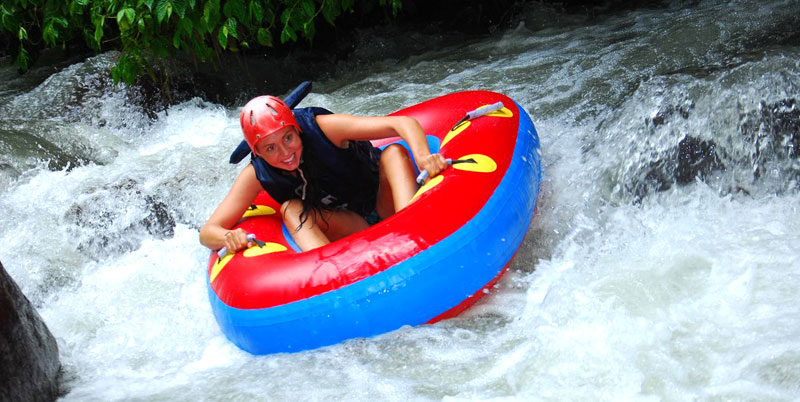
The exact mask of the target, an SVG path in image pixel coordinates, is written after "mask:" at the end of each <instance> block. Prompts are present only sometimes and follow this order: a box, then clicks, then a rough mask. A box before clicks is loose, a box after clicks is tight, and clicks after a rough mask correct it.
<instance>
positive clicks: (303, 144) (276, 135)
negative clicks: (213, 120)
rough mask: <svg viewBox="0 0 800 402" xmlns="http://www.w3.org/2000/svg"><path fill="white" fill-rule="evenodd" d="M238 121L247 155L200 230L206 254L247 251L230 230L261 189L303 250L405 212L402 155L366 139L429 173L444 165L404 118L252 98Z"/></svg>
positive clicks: (242, 237) (408, 175)
mask: <svg viewBox="0 0 800 402" xmlns="http://www.w3.org/2000/svg"><path fill="white" fill-rule="evenodd" d="M239 120H240V124H241V126H242V131H243V134H244V138H245V141H246V142H247V144H248V145H249V147H250V150H251V151H252V153H253V155H254V157H253V160H252V163H251V164H250V165H248V166H247V167H246V168H245V169H244V170H242V172H241V174H240V175H239V177H238V178H237V179H236V181H235V182H234V184H233V186H232V187H231V189H230V192H229V193H228V196H226V197H225V199H224V200H223V201H222V203H221V204H220V205H219V207H218V208H217V209H216V211H214V213H213V214H212V215H211V217H210V218H209V220H208V222H207V223H206V224H205V225H204V226H203V228H202V229H201V231H200V239H201V242H202V243H203V244H204V245H206V246H208V247H209V248H212V249H218V248H220V247H223V246H224V247H225V248H226V249H227V250H230V251H234V252H235V251H238V250H240V249H242V248H244V247H245V246H246V245H252V242H251V241H248V239H247V233H246V232H245V231H244V230H242V229H236V230H232V228H233V225H234V224H235V223H236V222H237V221H238V220H239V218H240V217H241V216H242V214H243V213H244V212H245V211H246V210H247V208H248V207H249V206H250V205H252V204H253V200H255V198H256V196H257V195H258V193H259V192H260V191H262V190H266V191H267V192H268V193H269V194H270V195H271V196H272V198H273V199H275V200H276V201H278V202H279V203H281V206H280V210H281V214H282V215H283V216H284V218H285V221H286V224H287V226H288V227H289V228H290V229H291V233H292V237H293V239H294V241H295V242H296V243H297V244H298V245H299V246H300V248H302V249H303V250H310V249H314V248H317V247H321V246H323V245H325V244H328V243H329V242H330V241H335V240H338V239H340V238H343V237H345V236H348V235H350V234H353V233H355V232H357V231H360V230H363V229H365V228H366V227H368V226H369V224H368V222H369V221H370V220H373V221H374V220H375V219H376V218H377V219H385V218H387V217H388V216H390V215H392V214H394V213H395V212H397V211H399V210H401V209H403V208H405V207H406V206H407V205H408V203H409V202H410V201H411V198H412V197H413V195H414V193H415V192H416V189H417V185H416V183H415V182H414V175H415V173H414V167H413V163H412V161H411V158H410V157H409V155H408V152H407V151H406V149H405V148H403V147H400V146H399V145H396V146H392V147H391V148H389V149H387V150H386V151H385V152H382V151H381V150H380V149H378V148H376V147H374V146H373V145H372V144H371V143H369V141H368V140H375V139H382V138H388V137H395V136H399V137H400V138H402V139H403V140H404V141H406V143H407V144H409V148H410V150H411V153H412V154H413V156H414V159H415V160H416V161H417V163H418V164H419V166H420V167H421V168H422V169H426V170H427V171H429V172H431V173H433V174H436V173H438V172H440V171H442V170H443V169H444V168H445V167H446V163H445V160H444V158H443V157H442V156H441V155H438V154H431V152H430V149H429V147H428V143H427V140H426V138H425V133H424V132H423V131H422V128H421V127H420V125H419V123H418V122H417V121H416V120H414V119H413V118H409V117H403V116H390V117H389V116H383V117H359V116H351V115H342V114H332V113H331V112H329V111H327V110H325V109H321V108H304V109H298V110H295V111H292V110H291V109H290V108H289V107H288V106H287V105H286V104H285V103H284V102H283V101H281V100H280V99H278V98H276V97H274V96H259V97H257V98H254V99H252V100H251V101H250V102H248V103H247V105H245V106H244V108H243V109H242V112H241V114H240V119H239ZM306 223H308V224H306Z"/></svg>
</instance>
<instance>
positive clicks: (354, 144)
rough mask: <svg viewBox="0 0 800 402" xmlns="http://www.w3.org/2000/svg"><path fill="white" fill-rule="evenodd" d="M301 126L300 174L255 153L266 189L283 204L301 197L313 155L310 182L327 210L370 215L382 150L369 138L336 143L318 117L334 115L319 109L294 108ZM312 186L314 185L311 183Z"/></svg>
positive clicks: (260, 178)
mask: <svg viewBox="0 0 800 402" xmlns="http://www.w3.org/2000/svg"><path fill="white" fill-rule="evenodd" d="M292 112H293V113H294V117H295V119H296V120H297V124H298V125H299V126H300V129H301V131H302V133H301V134H300V138H301V140H302V142H303V157H302V160H301V162H300V166H299V168H298V170H299V171H302V174H301V172H297V173H298V174H297V175H293V174H292V173H290V172H288V171H285V170H283V169H278V168H275V167H273V166H270V165H269V164H268V163H267V162H266V161H265V160H264V159H262V158H260V157H257V156H255V155H254V156H253V158H252V160H251V163H252V164H253V167H254V168H255V171H256V177H257V178H258V181H259V182H260V183H261V186H262V187H263V188H264V190H266V191H267V193H269V195H270V196H271V197H272V198H273V199H274V200H275V201H278V202H280V203H283V202H285V201H288V200H290V199H295V198H297V199H299V198H301V197H302V196H303V194H304V192H305V190H306V189H305V188H304V186H306V184H307V182H306V180H304V179H303V176H304V175H307V174H308V169H304V167H307V166H308V164H309V160H311V158H313V160H314V165H315V166H316V169H315V171H316V174H315V175H314V177H313V178H308V177H306V179H308V182H310V183H316V185H317V186H318V188H319V191H320V193H319V195H320V197H321V199H320V202H321V204H322V206H323V207H324V208H327V209H341V208H347V209H349V210H351V211H353V212H355V213H357V214H359V215H362V216H367V215H369V214H370V213H371V212H372V211H373V210H374V209H375V202H376V196H377V194H378V182H379V176H378V160H379V159H380V154H381V150H380V149H379V148H376V147H374V146H372V144H371V143H370V142H369V141H350V142H349V147H348V148H339V147H337V146H336V145H334V144H333V143H332V142H331V141H330V140H329V139H328V137H326V136H325V133H323V132H322V130H321V129H320V128H319V125H318V124H317V120H316V116H317V115H321V114H331V112H330V111H328V110H326V109H323V108H317V107H309V108H300V109H294V110H293V111H292ZM311 185H313V184H311Z"/></svg>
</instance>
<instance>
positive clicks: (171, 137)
mask: <svg viewBox="0 0 800 402" xmlns="http://www.w3.org/2000/svg"><path fill="white" fill-rule="evenodd" d="M419 36H420V37H418V38H417V39H418V40H423V41H429V42H431V43H436V41H437V40H440V39H441V38H439V37H436V36H435V35H431V36H430V37H425V35H424V34H419ZM378 41H379V42H378V45H376V44H375V42H374V41H369V42H367V41H365V43H362V44H358V49H357V51H356V54H358V52H359V51H362V52H365V53H368V52H369V49H370V47H375V46H382V45H387V46H388V45H389V44H391V42H392V38H391V37H386V38H383V39H381V38H380V37H379V38H378ZM380 41H384V42H380ZM114 56H115V55H114V54H102V55H99V56H95V57H92V58H90V59H88V60H84V61H80V62H77V63H75V64H71V65H67V66H64V67H63V68H52V69H51V70H38V71H34V72H33V77H35V76H36V75H37V74H38V76H39V77H45V76H46V77H47V78H46V79H44V80H43V81H42V82H41V83H39V84H37V85H28V84H26V81H25V80H26V79H29V78H25V77H19V76H17V75H16V73H15V72H14V71H13V70H12V69H4V70H2V71H0V76H2V81H3V83H2V84H0V85H2V87H0V116H2V120H0V150H1V151H2V153H1V154H0V209H2V214H0V261H2V262H3V265H5V267H6V269H7V270H8V271H9V272H10V274H11V276H12V277H14V278H15V280H16V281H17V283H18V284H19V285H20V286H21V288H22V289H23V291H24V292H25V293H26V294H27V295H28V297H29V298H30V299H31V300H32V302H33V303H34V304H35V305H36V306H37V307H38V309H39V312H40V314H41V315H42V317H43V318H44V320H45V322H46V323H47V325H48V326H49V328H50V330H51V331H52V332H53V334H54V335H55V337H56V339H57V340H58V346H59V348H60V354H61V361H62V363H63V365H64V376H63V387H64V392H65V395H64V396H63V397H62V399H63V400H64V401H116V400H120V401H122V400H142V401H143V400H147V401H199V400H204V401H228V400H263V401H293V402H295V401H323V400H324V401H328V400H342V401H361V400H387V401H395V400H397V401H406V400H410V401H439V400H443V401H464V400H490V401H517V400H519V401H545V400H548V401H549V400H552V401H563V400H576V401H577V400H580V401H603V400H605V401H619V400H636V401H686V400H701V401H754V400H770V401H792V400H798V399H800V303H798V302H797V295H798V294H800V246H798V245H800V197H798V195H799V194H798V192H799V191H800V188H799V184H798V182H799V181H800V149H798V147H800V110H798V98H800V2H797V1H782V0H771V1H763V2H762V1H698V2H675V3H673V4H671V5H665V6H660V7H654V8H640V9H637V10H633V11H620V12H615V13H612V14H606V15H600V16H595V17H593V18H587V17H586V16H582V15H572V14H566V13H561V12H557V11H554V10H551V9H548V8H547V7H544V6H542V5H538V4H532V5H530V6H529V7H528V9H526V10H525V13H524V15H521V16H520V18H519V23H518V24H515V26H514V28H512V29H509V30H506V31H503V32H498V33H496V34H493V35H491V36H484V37H476V38H469V39H468V40H466V41H462V42H461V43H458V44H454V43H453V42H448V43H447V44H446V45H443V46H441V47H439V48H436V49H435V50H433V48H431V49H429V50H427V51H423V52H418V53H416V54H413V55H410V56H405V57H402V58H391V59H388V60H377V61H372V62H370V61H366V60H360V61H358V62H356V61H351V62H343V63H342V65H341V67H340V68H339V69H338V71H337V72H336V73H335V74H332V75H331V78H328V79H325V80H322V81H319V82H315V83H314V85H315V86H314V89H315V92H314V93H313V94H312V95H310V96H309V97H308V98H307V99H306V100H305V101H304V102H303V105H317V106H323V107H326V108H329V109H331V110H333V111H336V112H346V113H355V114H366V115H382V114H386V113H390V112H392V111H394V110H397V109H399V108H401V107H405V106H409V105H412V104H414V103H417V102H419V101H421V100H425V99H429V98H432V97H435V96H438V95H441V94H444V93H448V92H453V91H460V90H469V89H487V90H493V91H498V92H503V93H505V94H507V95H509V96H510V97H512V98H514V99H515V100H516V101H517V102H518V103H519V104H520V105H522V106H523V107H524V108H526V109H527V111H528V113H529V114H530V115H531V117H532V119H533V121H534V124H535V125H536V127H537V129H538V132H539V135H540V137H541V143H542V160H543V167H544V180H543V182H542V187H541V194H540V199H539V202H538V211H537V214H536V216H535V218H534V220H533V223H532V225H531V227H530V229H529V231H528V234H527V237H526V239H525V242H524V244H523V245H522V247H521V249H520V251H519V253H518V254H517V257H516V259H515V260H514V262H513V263H512V265H511V269H510V271H509V272H508V274H507V275H506V276H505V277H504V278H503V279H502V280H501V282H500V283H499V285H498V287H497V289H495V291H493V292H492V293H491V294H490V295H489V296H487V297H486V298H484V299H483V300H482V301H481V302H480V303H479V304H477V305H476V306H475V307H473V308H472V309H470V310H468V311H467V312H465V313H464V314H462V315H461V316H459V317H457V318H455V319H451V320H448V321H444V322H441V323H438V324H435V325H429V326H422V327H413V328H412V327H405V328H401V329H399V330H397V331H394V332H391V333H388V334H384V335H381V336H376V337H373V338H368V339H355V340H350V341H346V342H343V343H341V344H338V345H334V346H330V347H326V348H322V349H319V350H312V351H306V352H301V353H295V354H278V355H270V356H260V357H256V356H252V355H249V354H247V353H245V352H242V351H240V350H239V349H237V348H236V347H235V346H233V345H232V344H231V343H229V342H228V341H227V340H226V338H225V336H224V335H223V334H222V333H221V332H220V330H219V328H218V326H217V324H216V322H215V321H214V318H213V316H212V314H211V310H210V307H209V303H208V300H207V297H208V296H207V292H206V274H205V270H206V263H207V259H208V255H209V251H208V250H207V249H205V248H204V247H202V246H201V245H200V244H199V242H198V235H197V230H198V228H199V227H200V225H202V224H203V222H204V221H205V219H206V218H207V217H208V216H209V215H210V213H211V211H213V209H214V208H215V207H216V205H217V203H218V202H219V201H220V200H221V199H222V197H223V196H224V194H225V193H226V192H227V189H228V188H229V186H230V184H231V183H232V181H233V179H234V177H235V176H236V174H237V172H238V171H239V170H240V169H241V168H242V165H239V166H234V165H230V164H228V163H227V158H228V155H229V153H230V151H231V150H232V149H233V148H234V147H235V146H236V145H237V144H238V142H239V141H240V138H241V134H240V130H239V128H238V114H237V113H238V110H237V109H236V108H235V107H234V108H232V107H224V106H221V105H219V104H215V103H213V102H209V101H206V100H202V99H192V100H190V101H186V102H183V103H180V104H177V105H175V106H171V107H169V108H168V109H167V110H166V112H161V113H158V114H157V115H155V116H152V115H148V114H147V113H145V112H144V111H143V109H142V107H141V106H137V103H136V102H134V101H132V100H131V99H132V98H133V97H135V93H134V91H132V90H131V89H128V88H125V87H115V86H113V85H112V84H111V83H110V82H109V80H108V78H107V76H106V75H105V74H104V73H103V71H104V69H105V68H107V67H108V66H109V65H110V64H111V63H113V58H114ZM40 81H41V80H40ZM26 85H28V86H26ZM20 88H22V89H20Z"/></svg>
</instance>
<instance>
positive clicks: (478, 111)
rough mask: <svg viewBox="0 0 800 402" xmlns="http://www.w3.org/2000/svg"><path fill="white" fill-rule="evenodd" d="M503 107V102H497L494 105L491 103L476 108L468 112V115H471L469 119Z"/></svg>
mask: <svg viewBox="0 0 800 402" xmlns="http://www.w3.org/2000/svg"><path fill="white" fill-rule="evenodd" d="M502 108H503V102H497V103H495V104H493V105H489V106H487V107H484V108H480V109H475V110H473V111H471V112H469V113H467V117H469V119H470V120H472V119H474V118H477V117H481V116H483V115H485V114H489V113H492V112H496V111H498V110H500V109H502Z"/></svg>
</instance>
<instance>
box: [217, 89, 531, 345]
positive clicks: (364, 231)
mask: <svg viewBox="0 0 800 402" xmlns="http://www.w3.org/2000/svg"><path fill="white" fill-rule="evenodd" d="M498 102H499V103H500V105H499V106H497V107H496V110H494V111H492V112H490V113H486V114H485V115H484V114H482V113H479V112H470V113H472V114H471V115H473V116H476V117H475V118H474V120H472V121H471V122H466V123H464V124H462V125H459V126H457V127H455V128H454V130H455V131H449V130H448V129H449V127H450V126H451V125H452V123H453V122H455V121H457V120H458V119H459V118H460V117H462V116H464V115H465V114H467V113H468V112H469V111H470V110H473V111H474V110H476V108H477V110H481V109H485V108H486V107H487V106H489V105H496V104H498ZM276 109H280V108H276ZM249 110H250V109H249V106H246V107H245V109H244V112H243V118H242V121H243V124H245V125H246V124H251V121H252V122H256V121H257V119H253V120H250V119H249ZM490 110H491V109H490ZM281 113H282V111H281V110H278V112H277V113H276V114H275V115H272V116H276V115H280V114H281ZM309 113H310V112H309V111H308V110H304V109H300V110H297V111H295V117H297V122H299V126H300V127H301V128H303V131H302V133H301V134H300V137H301V138H305V137H308V136H311V133H310V129H309V128H308V127H306V123H305V122H304V120H305V119H306V118H307V116H311V115H312V114H309ZM254 115H255V114H254ZM479 115H483V117H477V116H479ZM304 116H306V117H304ZM268 118H272V117H268ZM329 119H331V120H329ZM316 120H317V121H318V122H319V126H320V127H324V128H325V129H326V130H327V129H331V128H332V127H333V130H332V131H333V132H337V129H336V125H337V124H341V125H342V126H343V127H344V126H345V123H347V124H346V126H348V127H351V128H352V130H353V131H352V132H356V133H358V132H360V130H361V129H363V128H362V127H360V125H364V126H365V127H371V126H372V125H373V123H372V122H373V121H389V122H395V121H396V122H400V123H398V124H403V122H406V124H410V125H411V126H414V125H417V126H421V128H420V130H419V131H420V132H421V131H422V130H423V128H424V130H425V131H426V132H430V133H438V135H436V136H433V135H430V136H428V138H426V139H425V141H426V142H427V143H429V144H431V145H429V146H425V149H428V147H430V148H431V150H433V151H438V150H439V147H440V144H441V152H442V153H443V154H446V155H448V156H449V157H450V158H451V160H453V161H454V162H456V161H457V162H465V163H454V164H453V165H452V166H453V169H448V170H446V171H444V172H443V173H442V174H441V175H438V173H439V171H438V167H436V166H435V167H434V168H433V169H432V170H430V172H432V175H431V177H432V179H430V180H429V181H428V182H427V183H426V184H425V185H423V186H422V187H421V188H419V189H418V190H417V189H416V186H414V187H415V190H414V192H415V193H414V194H412V197H410V199H409V201H408V202H407V204H406V206H405V207H404V208H402V210H401V211H399V212H398V213H395V214H393V215H391V216H389V217H384V218H385V220H383V221H382V222H380V223H377V224H375V225H372V226H367V225H366V224H365V222H364V221H363V218H362V217H361V216H359V215H358V214H357V213H355V212H353V211H352V210H350V211H348V210H341V209H340V210H334V211H331V210H329V209H323V210H322V213H321V214H318V213H315V212H312V213H311V218H309V221H308V224H306V225H303V223H302V221H299V220H298V216H301V213H300V212H301V206H302V205H301V203H300V202H294V201H296V199H294V200H292V201H288V202H283V201H281V198H279V197H280V196H281V195H280V194H279V192H277V191H274V189H273V188H272V187H271V186H264V189H265V190H266V191H260V189H259V188H258V186H256V185H252V186H248V188H250V189H251V190H250V191H253V192H255V193H256V196H255V199H254V200H253V202H252V203H253V206H252V207H250V208H245V209H243V210H242V211H241V213H240V214H239V215H233V214H232V213H231V215H230V217H229V218H230V219H231V220H234V222H233V224H232V225H233V226H231V228H233V231H226V232H224V233H225V234H223V235H222V236H223V237H224V238H225V239H224V240H225V243H224V244H225V245H226V251H225V252H223V253H219V254H217V253H212V258H211V259H210V261H209V268H208V280H209V297H210V299H211V305H212V309H213V310H214V314H215V316H216V318H217V322H218V323H219V324H220V326H221V327H222V329H223V332H225V334H226V335H227V337H228V338H229V339H230V340H231V341H233V342H234V343H235V344H236V345H237V346H239V347H240V348H242V349H244V350H246V351H248V352H251V353H254V354H264V353H274V352H291V351H299V350H304V349H310V348H316V347H320V346H324V345H329V344H333V343H337V342H340V341H342V340H344V339H348V338H353V337H364V336H371V335H375V334H379V333H383V332H387V331H390V330H393V329H396V328H399V327H401V326H403V325H418V324H424V323H429V322H436V321H438V320H441V319H444V318H449V317H452V316H455V315H456V314H458V313H460V312H461V311H463V310H464V309H466V308H467V307H469V306H470V305H471V304H472V303H474V302H475V301H476V300H477V299H478V298H480V297H481V296H482V295H484V294H485V293H488V289H489V288H490V287H491V286H492V285H493V284H494V283H495V282H496V281H497V280H498V279H499V277H500V275H502V273H503V272H504V271H505V267H506V266H507V265H508V264H509V262H510V260H511V259H512V257H513V255H514V253H515V252H516V250H517V247H519V245H520V244H521V242H522V240H523V237H524V235H525V233H526V231H527V227H528V224H529V223H530V221H531V218H532V216H533V210H534V206H535V203H536V198H537V195H538V190H539V181H540V178H541V167H540V155H539V143H538V136H537V134H536V131H535V129H534V127H533V124H532V122H531V121H530V118H529V117H528V115H527V114H526V113H525V112H524V110H523V109H521V108H520V107H519V106H518V105H517V104H516V103H515V102H514V101H512V100H511V99H509V98H508V97H505V96H503V95H500V94H497V93H492V92H483V91H473V92H463V93H456V94H450V95H447V96H443V97H440V98H436V99H432V100H430V101H427V102H423V103H421V104H418V105H416V106H412V107H410V108H407V109H404V110H401V111H399V112H396V113H393V114H392V115H390V116H387V117H386V118H369V119H366V120H364V119H363V118H355V117H354V116H347V117H345V118H344V119H342V120H341V121H339V120H338V119H336V118H335V115H330V114H328V115H318V116H317V117H316ZM411 122H413V123H411ZM387 124H389V123H387ZM377 125H378V126H380V124H379V123H377ZM283 127H284V128H281V129H279V131H278V133H281V134H282V135H283V136H277V137H278V138H275V139H272V137H275V135H268V136H267V137H266V138H268V139H269V141H270V142H269V143H267V144H268V145H262V144H264V142H265V141H267V139H263V140H262V141H261V142H259V143H257V144H255V147H254V148H255V150H256V155H263V154H264V152H263V151H266V153H267V154H269V152H270V151H269V149H272V152H275V153H277V154H279V155H280V157H278V158H277V159H276V164H275V166H286V165H291V163H290V162H291V161H293V160H294V158H296V157H300V155H303V159H304V162H302V163H301V164H300V167H299V168H298V169H297V170H298V173H299V172H302V169H303V165H304V164H305V163H306V162H305V161H306V160H308V159H309V156H308V153H307V152H302V151H303V150H305V151H310V150H312V149H313V150H314V151H313V152H314V153H315V154H316V152H317V151H318V149H316V148H315V147H321V146H322V147H324V146H326V147H329V148H337V149H338V151H340V152H345V150H344V149H342V148H338V147H335V145H334V144H342V141H337V139H339V137H337V136H336V135H333V136H324V135H323V136H321V137H320V138H321V139H323V140H324V141H319V143H320V144H316V145H312V144H313V143H314V141H312V140H309V139H304V141H303V142H304V145H305V146H304V147H303V148H301V149H299V150H297V151H295V150H292V149H290V148H289V147H286V146H284V145H283V144H282V143H283V142H285V141H287V139H289V140H292V141H294V139H292V137H293V136H294V130H295V128H294V124H293V123H288V122H287V123H286V124H284V125H283ZM245 131H247V130H245ZM378 132H381V131H380V130H379V131H378ZM398 132H400V133H402V132H403V131H402V130H400V131H398ZM246 137H247V135H246ZM330 137H333V140H332V141H329V140H331V138H330ZM351 138H352V137H351ZM355 138H357V139H358V138H362V137H360V136H358V135H356V136H355ZM487 138H491V141H487ZM325 139H327V140H325ZM416 140H418V138H417V137H415V136H413V135H412V136H394V138H385V139H379V140H375V141H373V144H374V146H373V144H369V143H361V145H360V146H361V147H363V148H364V149H367V150H370V149H380V148H375V147H383V148H384V150H383V151H382V154H381V159H382V160H383V159H386V155H387V154H390V153H395V154H396V155H401V154H406V152H405V148H404V146H406V145H407V146H409V147H410V148H411V149H414V148H415V143H414V141H416ZM355 144H356V142H353V141H351V142H350V143H349V144H348V146H349V147H350V148H352V147H354V146H355ZM392 150H403V151H392ZM415 154H416V152H415ZM436 155H438V154H436ZM268 156H269V155H267V157H268ZM259 159H260V158H258V157H257V158H256V159H255V160H254V163H253V164H251V165H250V166H248V168H245V172H248V171H250V170H257V169H259V168H256V169H252V168H251V167H252V166H254V165H257V162H255V161H256V160H259ZM466 161H469V163H466ZM258 163H262V162H258ZM267 163H269V161H267V162H266V163H263V164H264V165H267ZM270 165H272V164H271V163H270ZM425 166H427V167H425ZM420 168H422V169H426V170H427V169H430V165H423V164H420ZM411 173H412V175H410V176H409V177H414V176H413V172H411ZM250 174H252V175H255V174H256V173H243V175H250ZM243 175H240V177H239V179H237V182H238V181H240V180H253V179H252V178H249V177H247V176H245V178H243ZM343 175H345V174H344V173H342V174H339V173H335V174H334V175H333V177H334V178H338V177H341V176H343ZM286 176H291V175H290V174H284V177H286ZM301 177H302V175H301ZM381 184H383V183H381ZM304 185H305V183H302V184H300V185H299V193H300V194H301V195H300V197H301V199H302V197H303V193H304V191H303V190H302V188H303V187H304ZM412 185H413V179H412ZM233 188H234V189H236V188H237V184H234V187H233ZM231 191H232V192H233V191H234V190H233V189H232V190H231ZM466 194H469V195H468V196H466ZM248 195H249V194H248ZM228 197H231V195H230V194H229V195H228ZM306 198H308V196H306ZM226 200H227V198H226ZM225 202H226V201H223V205H224V204H225ZM223 205H221V206H220V208H227V207H224V206H223ZM352 207H353V205H348V206H347V208H352ZM219 210H220V209H218V211H219ZM218 214H219V212H215V215H218ZM320 216H321V217H322V218H323V219H322V220H315V219H317V218H318V217H320ZM214 219H215V217H214V216H212V219H210V220H209V221H210V222H211V221H213V220H214ZM297 225H299V226H301V227H303V228H305V227H306V226H312V227H321V228H322V229H323V232H324V233H325V234H326V235H328V236H329V238H328V239H326V242H325V243H324V244H321V245H319V246H316V247H312V248H307V247H306V245H307V244H306V243H303V242H304V241H306V240H298V239H300V237H301V236H298V233H299V232H301V231H302V229H301V230H296V229H295V228H296V226H297ZM208 226H209V224H207V228H204V229H205V230H210V227H208ZM343 227H344V228H346V229H348V230H347V231H343V230H341V229H342V228H343ZM356 232H358V233H356ZM238 234H242V235H244V236H245V238H244V239H236V237H238ZM294 240H297V241H294ZM328 240H329V241H332V242H329V241H328ZM235 242H239V243H238V245H240V247H228V245H229V244H231V245H237V244H236V243H235ZM245 246H246V249H244V250H243V251H242V252H237V253H228V252H227V250H239V249H240V248H245ZM456 279H458V280H456Z"/></svg>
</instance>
